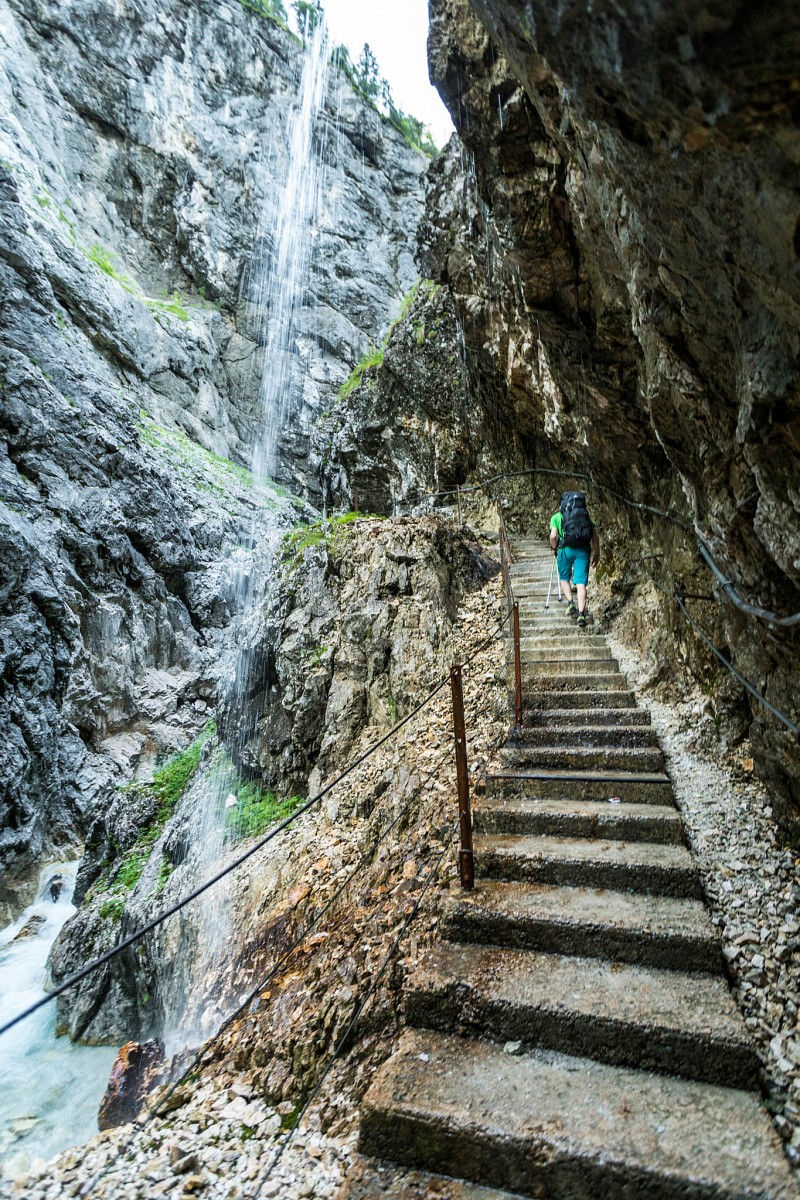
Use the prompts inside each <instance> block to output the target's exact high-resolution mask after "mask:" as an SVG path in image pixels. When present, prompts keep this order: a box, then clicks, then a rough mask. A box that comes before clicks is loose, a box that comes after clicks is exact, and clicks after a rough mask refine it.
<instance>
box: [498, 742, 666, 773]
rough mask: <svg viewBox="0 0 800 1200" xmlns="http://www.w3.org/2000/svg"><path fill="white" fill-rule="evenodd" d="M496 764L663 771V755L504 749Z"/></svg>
mask: <svg viewBox="0 0 800 1200" xmlns="http://www.w3.org/2000/svg"><path fill="white" fill-rule="evenodd" d="M497 761H498V763H499V764H500V765H501V766H502V767H503V768H504V769H508V768H509V767H510V768H512V769H516V770H519V769H527V768H529V767H550V768H562V769H563V768H565V767H570V768H572V769H573V770H584V771H585V770H586V769H587V768H589V767H597V768H598V769H599V770H603V771H663V769H664V754H663V752H662V750H661V749H660V748H659V747H655V748H654V747H648V746H645V747H639V748H637V747H635V746H634V747H630V748H625V747H621V746H618V747H614V746H611V747H606V746H575V745H572V746H569V745H566V746H527V747H524V748H522V749H513V748H511V747H509V748H507V749H506V748H503V749H501V750H498V752H497Z"/></svg>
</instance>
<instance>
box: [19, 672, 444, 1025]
mask: <svg viewBox="0 0 800 1200" xmlns="http://www.w3.org/2000/svg"><path fill="white" fill-rule="evenodd" d="M448 682H449V676H448V677H447V678H446V679H442V680H441V682H440V683H438V684H437V685H436V687H434V688H433V689H432V691H430V692H429V693H428V695H427V696H426V697H425V699H424V700H422V701H420V703H419V704H418V705H417V706H416V708H413V709H412V710H411V712H410V713H408V714H407V715H406V716H405V717H403V719H402V720H401V721H398V722H397V724H396V725H393V726H392V728H391V729H390V730H389V732H388V733H386V734H384V736H383V737H381V738H379V739H378V741H377V742H373V744H372V745H371V746H370V747H369V748H368V749H367V750H365V751H364V753H363V754H360V755H359V757H358V758H356V759H354V761H353V762H351V763H350V764H349V766H347V767H345V769H344V770H343V771H342V772H341V774H339V775H337V776H336V778H335V779H333V780H332V781H331V782H330V783H328V784H326V785H325V787H324V788H322V790H321V791H319V792H317V794H316V795H315V796H312V797H311V798H310V799H309V800H306V801H305V803H303V804H301V805H300V807H299V808H297V809H295V811H294V812H293V813H292V814H291V815H290V816H288V817H286V818H285V819H284V820H283V821H281V822H280V824H278V825H276V826H275V827H274V828H273V829H271V830H270V832H269V833H268V834H266V836H265V837H263V838H261V839H260V840H259V841H257V842H256V843H255V844H254V845H253V846H251V847H250V848H249V850H245V851H244V853H243V854H240V855H239V856H238V857H237V858H235V859H234V861H233V862H232V863H229V864H228V865H227V866H226V867H224V868H223V869H222V870H221V871H218V872H217V874H216V875H212V877H211V878H210V879H207V880H206V881H205V883H203V884H201V885H200V887H198V888H195V890H194V891H193V892H190V893H189V895H188V896H184V897H183V899H182V900H178V901H177V902H176V903H175V904H173V905H171V906H170V907H169V908H168V909H166V910H165V911H164V912H163V913H160V914H159V915H158V916H157V917H154V918H153V919H152V921H148V922H147V924H146V925H143V926H142V927H141V929H137V930H136V931H135V932H134V933H131V934H129V936H128V937H126V938H123V940H122V941H121V942H118V943H117V944H116V946H112V948H111V949H110V950H108V951H106V953H105V954H101V956H100V957H99V958H96V959H94V960H93V961H92V962H90V963H87V965H86V966H85V967H82V968H81V970H80V971H76V972H75V974H74V975H70V977H69V978H68V979H65V980H64V982H63V983H60V984H58V986H57V987H55V988H53V990H52V991H51V992H48V993H47V995H45V996H42V998H41V999H40V1000H37V1001H36V1002H35V1003H34V1004H31V1005H29V1006H28V1007H27V1008H26V1009H24V1010H23V1011H22V1012H20V1013H17V1015H16V1016H15V1017H12V1018H11V1020H9V1021H6V1023H5V1025H2V1026H0V1037H2V1035H3V1034H4V1033H7V1032H8V1031H9V1029H13V1028H14V1026H15V1025H19V1023H20V1022H21V1021H24V1020H25V1019H26V1018H27V1017H30V1016H32V1015H33V1013H35V1012H38V1011H39V1009H41V1008H44V1007H45V1005H47V1004H52V1002H53V1001H54V1000H57V999H58V997H59V996H63V994H64V993H65V992H67V991H69V989H70V988H73V987H75V986H76V984H78V983H81V982H82V981H83V980H84V979H86V978H87V977H88V976H89V975H91V974H92V973H93V972H94V971H97V970H99V969H100V967H104V966H105V965H106V963H108V962H111V960H112V959H113V958H116V957H117V956H118V955H119V954H122V952H123V951H124V950H127V949H129V948H130V947H131V946H134V945H135V944H136V943H137V942H139V941H141V939H142V938H143V937H145V936H146V935H147V934H148V933H152V932H153V930H154V929H157V928H158V927H159V925H162V924H163V923H164V921H167V920H169V918H170V917H173V916H174V915H175V913H177V912H180V911H181V909H183V908H185V907H186V905H187V904H190V903H191V902H192V901H193V900H196V899H197V897H198V896H202V895H203V893H204V892H207V891H208V889H209V888H211V887H213V886H214V884H215V883H219V881H220V880H221V879H224V878H225V876H226V875H230V873H231V872H232V871H235V870H236V868H237V867H240V866H241V865H242V863H244V862H247V860H248V859H249V858H251V857H252V855H254V854H255V853H256V852H257V851H259V850H262V849H263V848H264V846H266V845H267V844H268V843H269V842H271V841H272V840H273V839H274V838H276V837H277V836H278V834H279V833H282V832H283V831H284V829H286V828H287V827H288V826H289V825H291V824H292V822H293V821H296V820H297V819H298V817H301V816H302V815H303V814H304V813H306V812H308V810H309V809H310V808H313V807H314V805H316V804H319V802H320V800H322V799H323V798H324V797H325V796H327V794H328V792H330V791H332V790H333V788H335V787H336V786H337V785H338V784H339V783H341V782H342V780H343V779H346V778H347V777H348V775H351V774H352V773H353V771H354V770H355V769H356V767H358V766H360V765H361V763H363V762H364V761H365V760H366V759H368V758H370V757H371V756H372V755H373V754H374V753H375V751H376V750H379V749H380V747H381V746H383V745H384V743H385V742H388V741H389V740H390V738H393V737H394V736H395V734H396V733H397V732H398V731H399V730H400V729H402V728H403V726H404V725H407V724H408V722H409V721H411V720H412V719H413V718H414V717H415V716H416V715H417V714H418V713H419V712H421V711H422V709H423V708H425V707H426V705H428V704H430V702H431V700H432V699H433V698H434V696H436V695H437V694H438V693H439V692H440V691H441V690H442V688H443V687H444V686H445V685H446V684H447V683H448Z"/></svg>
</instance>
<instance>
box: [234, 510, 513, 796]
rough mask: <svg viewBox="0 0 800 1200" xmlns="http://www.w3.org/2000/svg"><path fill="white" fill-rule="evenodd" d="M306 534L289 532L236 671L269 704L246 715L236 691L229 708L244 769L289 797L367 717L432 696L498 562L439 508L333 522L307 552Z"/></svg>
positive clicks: (308, 787) (342, 750)
mask: <svg viewBox="0 0 800 1200" xmlns="http://www.w3.org/2000/svg"><path fill="white" fill-rule="evenodd" d="M302 536H303V535H298V534H291V535H290V536H289V537H288V538H287V539H286V543H285V549H284V551H283V562H282V567H281V568H279V571H280V572H281V573H280V574H279V575H278V578H277V583H276V587H275V589H274V592H273V594H272V595H271V596H270V597H269V598H268V601H267V603H266V604H265V606H264V609H263V612H262V617H261V621H260V623H259V625H258V627H257V628H256V629H255V630H254V631H253V634H252V640H251V643H250V645H249V646H248V647H247V648H246V650H245V652H244V656H243V657H244V660H245V661H244V662H243V664H242V666H241V668H240V671H239V676H240V677H241V676H242V675H244V676H247V675H248V673H249V674H250V676H251V677H252V678H253V679H254V680H255V681H257V682H258V686H259V687H260V688H262V689H263V692H264V698H263V701H262V703H261V706H260V708H255V709H254V708H253V707H252V706H250V705H245V706H244V716H243V710H242V707H241V705H240V704H239V697H238V693H236V692H233V693H226V694H225V696H224V697H223V702H222V707H221V711H220V721H221V731H222V736H223V738H224V739H225V741H226V742H227V743H228V744H229V745H231V746H237V747H241V749H240V751H239V753H240V754H241V766H242V767H243V769H244V770H245V771H246V772H247V773H248V774H252V775H257V776H258V777H260V778H261V779H262V780H263V782H264V784H265V785H266V786H268V787H270V788H273V789H274V790H275V791H277V792H278V793H279V794H287V795H288V794H291V793H292V792H300V793H301V794H302V795H312V794H313V793H314V792H315V791H316V790H318V788H319V786H320V783H321V782H322V781H323V780H325V779H326V778H328V777H329V776H331V775H332V774H333V773H335V772H336V771H337V770H341V769H342V768H343V767H344V766H345V765H346V764H347V763H348V762H349V761H350V759H351V758H352V756H353V753H354V748H355V746H356V744H357V741H358V738H359V736H360V734H361V732H362V730H363V729H364V728H365V727H366V726H373V727H378V728H382V727H385V728H386V729H388V728H390V727H391V726H392V725H393V724H394V723H395V722H396V721H397V720H398V718H401V717H403V716H404V715H406V713H407V712H409V711H410V709H411V708H412V707H413V706H414V705H415V704H416V703H418V702H419V701H420V700H421V699H423V697H424V692H425V684H426V681H427V680H430V681H435V680H436V679H437V677H440V676H441V675H442V673H443V672H445V671H446V670H447V669H448V668H449V665H450V663H449V661H448V657H447V656H448V652H449V647H450V642H451V633H452V629H453V627H454V623H455V618H456V614H457V611H458V605H459V600H460V597H461V596H462V595H463V594H464V592H465V590H468V589H470V588H475V587H477V586H479V585H480V584H481V583H482V582H484V581H485V580H486V579H487V578H489V577H491V576H492V575H493V574H495V573H496V571H497V565H496V564H495V563H493V562H492V561H491V560H489V559H487V558H485V556H484V555H483V553H482V551H481V550H480V548H479V546H478V544H477V543H475V542H473V541H472V540H471V539H470V538H468V537H466V536H465V535H463V534H461V533H460V532H458V531H457V530H455V529H449V528H448V527H447V526H446V525H444V524H443V523H442V522H441V521H439V520H438V519H436V518H433V517H425V518H419V519H416V520H409V519H405V518H398V519H396V520H393V521H387V522H383V521H380V520H376V519H372V520H356V521H352V522H349V521H341V520H339V521H337V520H336V519H334V520H333V521H331V522H324V523H323V524H322V525H321V526H320V527H319V533H318V536H316V537H315V538H314V542H313V543H312V544H311V545H309V546H306V547H305V549H303V542H302V541H300V540H299V538H300V537H302ZM248 714H249V715H250V717H251V719H250V720H249V721H248V720H247V719H246V718H247V715H248ZM253 717H254V718H255V719H252V718H253Z"/></svg>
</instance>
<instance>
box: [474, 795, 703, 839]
mask: <svg viewBox="0 0 800 1200" xmlns="http://www.w3.org/2000/svg"><path fill="white" fill-rule="evenodd" d="M472 816H473V828H474V830H475V832H476V833H492V834H496V833H516V834H519V833H527V834H536V835H538V836H542V837H567V838H579V837H584V838H597V837H600V838H615V839H618V840H620V841H627V842H659V843H662V844H664V845H668V844H673V845H682V843H683V829H682V825H681V818H680V813H679V812H678V810H677V809H676V808H672V807H667V806H666V805H661V804H609V803H608V802H607V801H606V802H602V801H592V800H524V799H516V800H503V799H498V798H496V797H490V796H486V797H484V798H482V799H481V800H480V801H478V802H476V805H475V807H474V809H473V814H472Z"/></svg>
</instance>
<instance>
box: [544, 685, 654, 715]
mask: <svg viewBox="0 0 800 1200" xmlns="http://www.w3.org/2000/svg"><path fill="white" fill-rule="evenodd" d="M522 707H523V718H524V719H525V720H527V718H528V714H529V713H530V714H531V716H533V714H534V713H543V714H546V713H547V712H548V711H549V710H552V709H556V710H557V711H559V710H560V711H564V710H566V709H581V710H583V709H599V708H610V709H614V710H617V709H625V710H630V709H635V708H636V696H635V695H634V693H633V692H629V691H628V690H627V688H626V687H624V686H623V687H621V688H616V689H606V690H604V691H601V692H598V691H596V690H595V689H593V688H583V689H582V688H579V687H577V686H575V687H571V688H570V689H569V690H568V691H567V693H566V694H565V692H564V690H563V689H561V688H558V689H556V688H551V687H549V686H544V687H542V688H541V689H540V688H538V687H537V688H536V689H529V690H528V692H527V693H526V694H524V695H523V697H522ZM637 711H645V710H637ZM649 719H650V718H649V715H648V721H649Z"/></svg>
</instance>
